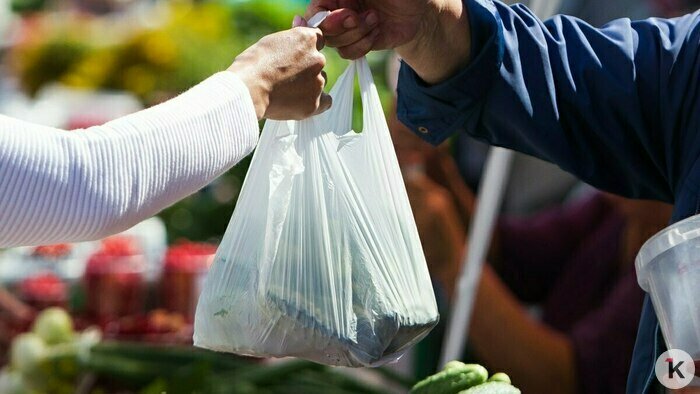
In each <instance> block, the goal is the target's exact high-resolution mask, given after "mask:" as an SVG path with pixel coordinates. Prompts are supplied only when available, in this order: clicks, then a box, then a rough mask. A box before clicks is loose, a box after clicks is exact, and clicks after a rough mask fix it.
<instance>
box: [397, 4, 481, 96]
mask: <svg viewBox="0 0 700 394" xmlns="http://www.w3.org/2000/svg"><path fill="white" fill-rule="evenodd" d="M470 47H471V42H470V39H469V18H468V16H467V9H466V7H464V5H463V4H462V1H461V0H444V1H443V2H434V7H432V8H431V12H428V13H427V14H426V15H425V18H423V20H422V23H421V26H420V29H419V32H418V34H417V35H416V39H415V40H413V41H411V42H409V43H407V44H405V45H402V46H400V47H398V48H396V51H397V53H398V54H399V55H400V56H401V58H402V59H403V60H404V61H405V62H406V63H408V64H409V65H410V66H411V68H413V70H415V71H416V73H417V74H418V75H419V76H420V77H421V79H422V80H423V81H425V82H426V83H428V84H433V83H438V82H441V81H443V80H445V79H447V78H449V77H450V76H451V75H452V74H454V73H455V72H456V71H457V70H459V69H461V68H463V67H464V66H466V65H467V64H468V62H469V55H470Z"/></svg>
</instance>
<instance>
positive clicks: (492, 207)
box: [440, 0, 561, 368]
mask: <svg viewBox="0 0 700 394" xmlns="http://www.w3.org/2000/svg"><path fill="white" fill-rule="evenodd" d="M560 5H561V0H533V1H532V2H531V3H530V9H531V10H532V11H533V12H534V13H535V14H536V15H538V16H539V17H540V18H548V17H549V16H551V15H552V14H554V12H556V11H557V10H558V9H559V7H560ZM512 160H513V152H511V151H508V150H506V149H503V148H497V147H493V148H491V150H490V151H489V156H488V159H487V160H486V166H485V167H484V173H483V175H482V181H481V186H480V189H479V194H478V198H477V204H478V205H477V209H476V214H475V215H474V218H473V219H472V223H471V226H470V227H471V230H470V232H469V236H468V237H467V246H468V247H467V248H465V250H467V251H468V252H467V254H466V255H465V256H464V258H463V260H462V273H461V275H460V277H459V281H458V282H457V287H456V294H455V296H456V302H455V303H454V305H453V306H452V310H451V313H450V316H451V317H450V320H449V325H448V328H447V333H446V334H447V335H446V337H445V340H444V341H443V343H442V356H441V357H440V367H441V368H442V367H444V366H445V364H447V363H448V362H449V361H452V360H457V359H459V358H460V357H461V356H462V353H463V352H464V345H465V343H466V339H467V337H468V335H469V321H470V318H471V314H472V309H473V308H474V299H475V298H476V290H477V287H478V285H479V279H480V278H481V268H482V266H483V264H484V260H485V259H486V255H487V253H488V249H489V246H490V245H491V234H492V232H493V227H494V223H495V221H496V217H497V215H498V213H499V211H500V206H501V202H502V200H503V194H504V193H505V189H506V184H507V182H508V174H509V170H510V165H511V162H512Z"/></svg>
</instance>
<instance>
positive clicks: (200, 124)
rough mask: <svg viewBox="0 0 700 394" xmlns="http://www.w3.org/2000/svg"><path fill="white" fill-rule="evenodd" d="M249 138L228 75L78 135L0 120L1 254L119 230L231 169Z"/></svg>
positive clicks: (241, 102) (244, 95) (251, 142)
mask: <svg viewBox="0 0 700 394" xmlns="http://www.w3.org/2000/svg"><path fill="white" fill-rule="evenodd" d="M257 136H258V126H257V117H256V115H255V109H254V106H253V103H252V100H251V99H250V95H249V94H248V91H247V89H246V87H245V85H243V84H242V83H241V82H240V81H239V80H238V79H237V78H236V77H234V76H233V74H228V73H222V74H220V75H216V76H214V77H212V78H211V79H209V80H207V81H205V82H204V83H202V84H200V85H198V86H196V87H195V88H193V89H192V90H190V91H189V92H187V93H185V94H183V95H181V96H179V97H177V98H175V99H173V100H171V101H168V102H166V103H164V104H161V105H159V106H156V107H153V108H150V109H148V110H145V111H141V112H139V113H135V114H133V115H129V116H126V117H124V118H120V119H117V120H115V121H112V122H109V123H107V124H105V125H104V126H99V127H93V128H90V129H86V130H77V131H74V132H65V131H60V130H55V129H51V128H47V127H41V126H36V125H32V124H29V123H25V122H20V121H17V120H13V119H9V118H0V141H1V142H0V247H8V246H17V245H36V244H45V243H54V242H67V241H82V240H89V239H97V238H101V237H104V236H107V235H110V234H112V233H115V232H119V231H122V230H125V229H127V228H129V227H130V226H132V225H134V224H136V223H138V222H139V221H141V220H143V219H146V218H148V217H150V216H152V215H154V214H156V213H157V212H159V211H160V210H162V209H163V208H165V207H167V206H169V205H171V204H173V203H174V202H176V201H178V200H180V199H182V198H184V197H186V196H188V195H190V194H192V193H194V192H196V191H197V190H199V189H200V188H201V187H203V186H205V185H206V184H207V183H209V182H210V181H212V180H213V179H214V178H215V177H217V176H218V175H220V174H221V173H223V172H224V171H226V170H227V169H229V168H230V167H231V166H233V165H234V164H236V163H237V162H238V161H239V160H241V159H242V158H243V157H245V156H246V155H247V154H249V153H250V152H251V151H252V149H253V148H254V146H255V144H256V142H257Z"/></svg>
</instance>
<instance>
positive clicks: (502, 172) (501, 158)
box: [440, 148, 513, 366]
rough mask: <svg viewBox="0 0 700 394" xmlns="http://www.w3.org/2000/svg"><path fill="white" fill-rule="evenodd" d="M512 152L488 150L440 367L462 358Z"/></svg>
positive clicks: (498, 149)
mask: <svg viewBox="0 0 700 394" xmlns="http://www.w3.org/2000/svg"><path fill="white" fill-rule="evenodd" d="M512 159H513V152H511V151H509V150H506V149H503V148H491V151H490V152H489V156H488V159H487V160H486V166H485V167H484V174H483V175H482V182H481V187H480V190H479V197H478V200H477V202H478V208H477V210H476V214H475V215H474V218H473V219H472V224H471V231H470V233H469V237H468V245H469V247H468V248H466V250H467V251H468V252H467V254H466V256H465V257H464V260H463V262H462V273H461V275H460V277H459V282H457V287H456V289H457V293H456V296H457V298H456V299H457V301H456V302H455V304H454V306H453V307H452V313H451V319H450V324H449V327H448V330H447V336H446V340H445V341H444V342H443V344H442V357H441V359H440V365H441V366H444V365H445V364H446V363H447V362H448V361H451V360H457V359H459V358H460V357H461V356H462V352H463V350H464V343H465V342H466V338H467V335H468V334H469V332H468V329H469V318H470V317H471V312H472V309H473V307H474V297H475V295H476V289H477V286H478V285H479V278H481V267H482V264H483V261H484V260H485V257H486V254H487V252H488V248H489V245H490V244H491V232H492V230H493V227H494V226H493V224H494V222H495V220H496V216H497V215H498V212H499V207H500V206H501V200H502V199H503V194H504V192H505V188H506V184H507V181H508V172H509V170H510V164H511V162H512Z"/></svg>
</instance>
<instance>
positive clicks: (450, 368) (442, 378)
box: [411, 362, 488, 394]
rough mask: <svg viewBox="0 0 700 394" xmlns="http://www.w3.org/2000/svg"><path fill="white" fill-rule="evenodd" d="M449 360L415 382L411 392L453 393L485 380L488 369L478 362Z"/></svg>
mask: <svg viewBox="0 0 700 394" xmlns="http://www.w3.org/2000/svg"><path fill="white" fill-rule="evenodd" d="M460 364H461V365H459V364H457V363H455V362H451V363H449V364H448V365H447V366H446V368H445V369H444V370H442V371H440V372H438V373H436V374H435V375H432V376H429V377H427V378H425V379H423V380H421V381H420V382H418V383H416V385H415V386H413V389H411V394H455V393H458V392H460V391H461V390H464V389H468V388H470V387H473V386H478V385H480V384H482V383H484V382H486V378H488V371H486V368H484V367H482V366H481V365H478V364H462V363H460Z"/></svg>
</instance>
